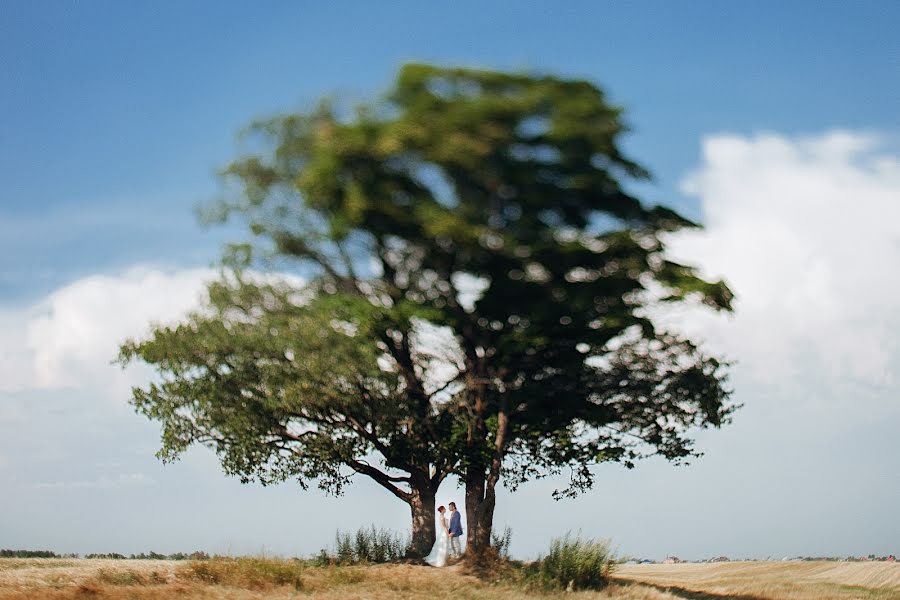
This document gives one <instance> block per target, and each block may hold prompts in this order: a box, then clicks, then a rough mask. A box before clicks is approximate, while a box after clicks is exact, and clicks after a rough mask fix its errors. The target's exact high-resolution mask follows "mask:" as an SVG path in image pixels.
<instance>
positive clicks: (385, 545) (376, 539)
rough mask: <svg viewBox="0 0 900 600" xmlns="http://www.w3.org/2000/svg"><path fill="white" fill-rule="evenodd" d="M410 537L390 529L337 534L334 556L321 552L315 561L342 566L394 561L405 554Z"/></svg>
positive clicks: (371, 529)
mask: <svg viewBox="0 0 900 600" xmlns="http://www.w3.org/2000/svg"><path fill="white" fill-rule="evenodd" d="M408 548H409V537H408V536H406V535H403V534H400V533H396V532H394V531H391V530H389V529H377V528H376V527H375V526H374V525H373V526H371V527H362V528H360V529H359V530H358V531H356V533H344V532H341V531H338V532H337V533H336V534H335V538H334V554H330V553H329V552H327V551H326V550H322V551H321V552H320V554H319V557H318V559H317V560H318V562H320V563H321V562H326V561H327V562H335V563H338V564H342V565H355V564H361V563H362V564H365V563H388V562H396V561H398V560H400V559H402V558H403V557H404V556H405V555H406V551H407V549H408Z"/></svg>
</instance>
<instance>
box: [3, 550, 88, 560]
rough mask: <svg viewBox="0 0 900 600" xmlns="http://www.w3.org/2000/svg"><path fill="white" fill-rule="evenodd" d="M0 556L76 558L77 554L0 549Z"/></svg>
mask: <svg viewBox="0 0 900 600" xmlns="http://www.w3.org/2000/svg"><path fill="white" fill-rule="evenodd" d="M0 558H78V555H77V554H57V553H56V552H51V551H50V550H10V549H7V548H4V549H0Z"/></svg>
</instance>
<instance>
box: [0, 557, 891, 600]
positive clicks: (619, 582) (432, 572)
mask: <svg viewBox="0 0 900 600" xmlns="http://www.w3.org/2000/svg"><path fill="white" fill-rule="evenodd" d="M26 598H27V599H41V598H48V599H58V600H63V599H85V598H96V599H112V600H125V599H136V600H144V599H146V600H158V599H162V598H183V599H185V600H194V599H212V598H223V599H232V600H251V599H263V598H266V599H268V598H271V599H282V598H311V599H320V600H326V599H327V600H337V599H349V600H352V599H359V600H363V599H366V600H387V599H389V598H391V599H393V598H398V599H407V600H413V599H420V598H421V599H423V600H424V599H426V598H427V599H432V598H433V599H436V600H441V599H446V600H451V599H452V600H467V599H472V600H475V599H496V600H511V599H513V598H531V599H534V600H541V599H549V598H572V599H585V600H587V599H597V600H600V599H608V600H662V599H676V598H682V599H685V598H687V599H692V600H726V599H732V600H775V599H788V600H821V599H830V598H834V599H844V600H850V599H869V600H891V599H900V563H843V562H733V563H715V564H690V563H685V564H674V565H620V566H618V568H617V569H616V570H615V572H614V574H613V576H612V579H611V583H610V585H608V586H607V587H606V588H604V589H602V590H599V591H583V592H572V593H566V592H564V591H545V590H540V589H531V588H529V587H528V586H523V585H522V584H521V582H519V583H517V582H516V581H514V580H511V579H509V578H507V577H496V576H492V575H491V574H488V575H487V576H482V577H480V578H479V577H475V576H474V575H472V574H468V573H466V572H465V571H464V570H463V567H462V566H460V565H456V566H452V567H448V568H445V569H433V568H430V567H425V566H418V565H412V564H383V565H347V566H338V565H331V566H320V565H316V564H315V563H313V562H311V561H302V560H291V559H275V558H239V559H227V558H217V559H211V560H201V561H171V560H115V559H41V558H28V559H15V558H5V559H0V600H24V599H26Z"/></svg>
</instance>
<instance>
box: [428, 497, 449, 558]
mask: <svg viewBox="0 0 900 600" xmlns="http://www.w3.org/2000/svg"><path fill="white" fill-rule="evenodd" d="M438 514H439V515H440V516H439V517H438V520H437V527H436V528H435V529H437V539H436V540H435V541H434V546H432V547H431V552H429V553H428V556H426V557H425V562H427V563H428V564H429V565H431V566H432V567H443V566H446V564H447V554H448V552H449V551H450V532H449V530H448V529H447V519H445V518H444V507H443V506H438Z"/></svg>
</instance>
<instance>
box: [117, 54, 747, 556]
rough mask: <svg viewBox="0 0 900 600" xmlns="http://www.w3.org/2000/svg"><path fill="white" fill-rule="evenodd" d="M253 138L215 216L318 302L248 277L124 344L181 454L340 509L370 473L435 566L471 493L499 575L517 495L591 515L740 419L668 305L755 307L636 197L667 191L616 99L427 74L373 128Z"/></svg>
mask: <svg viewBox="0 0 900 600" xmlns="http://www.w3.org/2000/svg"><path fill="white" fill-rule="evenodd" d="M250 130H251V132H253V133H255V134H257V135H258V136H259V137H260V139H261V142H262V148H263V149H262V150H260V151H259V152H256V153H254V154H251V155H249V156H246V157H244V158H242V159H239V160H237V161H235V162H234V163H233V164H232V165H230V166H229V167H228V169H226V171H225V176H226V178H227V179H228V180H230V181H234V182H236V183H238V186H239V193H238V194H236V195H234V197H229V198H227V199H226V200H224V201H223V202H222V203H221V204H219V205H218V206H217V207H215V210H213V211H210V216H212V217H214V218H218V219H221V220H222V221H225V220H228V219H240V220H243V221H244V222H245V223H246V224H247V225H248V227H249V229H250V231H252V233H253V234H254V235H255V236H256V240H255V242H254V244H253V247H254V252H256V256H263V257H265V256H266V255H268V256H269V257H275V258H277V259H278V260H279V261H282V260H283V259H293V260H295V261H296V262H297V263H298V264H300V265H302V267H303V269H304V273H306V274H307V275H308V276H309V280H310V284H309V286H308V287H307V289H306V290H304V295H303V299H302V301H301V300H294V299H292V298H293V296H295V295H296V294H295V293H294V292H293V291H291V290H286V289H283V288H279V287H278V286H275V285H258V284H250V283H248V282H247V281H246V280H245V279H241V277H240V276H238V277H237V278H236V282H234V281H233V282H232V283H219V284H216V285H214V286H213V287H212V288H211V305H212V306H211V308H212V313H211V314H209V313H205V314H203V315H200V314H198V315H194V316H193V317H192V318H191V321H190V323H188V324H185V325H182V326H180V327H177V328H157V329H156V330H155V331H154V333H153V336H152V337H151V339H150V340H147V341H143V342H130V343H128V344H126V345H125V346H124V347H123V351H122V359H123V361H125V362H127V361H129V360H131V359H141V360H144V361H146V362H149V363H150V364H153V365H155V366H156V367H157V368H158V370H159V371H160V372H161V373H162V374H163V377H164V382H163V383H160V384H156V385H153V386H151V387H149V388H148V389H145V390H136V391H135V396H134V402H135V405H136V407H137V408H138V410H139V411H141V412H143V413H144V414H146V415H147V416H149V417H150V418H153V419H157V420H160V421H162V422H163V424H164V430H163V442H164V447H163V451H162V455H163V456H164V457H172V456H174V455H177V453H178V452H180V451H182V450H183V449H184V448H186V447H187V446H188V445H189V444H191V443H194V442H204V443H208V444H211V445H213V446H214V447H215V448H216V449H217V451H218V452H219V453H220V456H221V457H222V462H223V465H224V466H225V468H226V470H227V471H229V472H232V473H235V474H238V475H240V476H241V477H242V478H244V479H245V480H248V481H249V480H251V479H258V480H260V481H262V482H263V483H268V482H271V481H278V480H283V479H287V478H297V479H299V480H300V481H301V482H304V483H305V482H306V481H309V480H313V479H318V480H319V481H320V482H321V485H323V486H324V487H325V488H326V489H330V490H331V491H340V489H341V488H342V486H343V484H344V483H346V481H347V477H348V474H349V473H359V474H363V475H366V476H368V477H371V478H372V479H374V480H375V481H376V482H378V483H379V484H380V485H382V486H383V487H385V488H386V489H388V490H389V491H391V492H392V493H393V494H394V495H396V496H397V497H399V498H401V499H403V500H404V501H406V502H407V503H409V504H410V506H411V511H412V517H413V543H412V548H413V551H414V552H416V553H418V554H424V552H426V551H427V549H428V548H429V547H430V545H431V543H432V541H433V539H434V525H433V521H432V515H433V509H434V494H435V492H436V490H437V485H439V484H440V482H441V481H442V480H443V478H444V477H446V476H447V475H449V474H450V473H455V474H457V475H458V476H459V477H460V478H461V479H462V481H463V482H464V483H465V487H466V491H465V495H466V499H465V505H466V516H467V522H466V525H467V528H468V531H467V544H468V548H469V549H471V550H473V551H475V554H476V555H477V553H478V552H480V551H482V550H484V549H485V548H487V547H488V546H489V544H490V540H491V529H492V524H493V515H494V509H495V505H496V486H497V485H498V483H500V482H501V480H502V481H505V482H506V484H507V485H509V486H510V487H513V488H514V487H515V486H516V485H518V484H519V483H522V482H523V481H526V480H528V479H530V478H532V477H538V476H545V475H547V474H553V473H557V472H560V471H561V470H563V469H565V470H567V471H569V472H571V473H572V478H571V480H570V482H569V484H568V485H567V486H565V487H564V488H562V489H560V490H558V492H557V493H558V495H560V496H565V495H571V494H575V493H578V492H579V491H582V490H585V489H588V488H590V486H591V485H592V484H593V471H592V470H591V466H592V465H595V464H597V463H600V462H605V461H616V462H622V463H624V464H625V465H627V466H632V465H633V464H634V462H635V460H636V459H638V458H641V457H643V456H646V455H648V454H660V455H662V456H664V457H665V458H667V459H670V460H673V461H676V462H679V461H683V460H685V459H687V458H689V457H690V456H692V455H695V454H696V453H695V451H694V450H693V448H692V445H691V439H690V437H689V434H690V431H691V430H692V429H693V428H696V427H706V426H719V425H721V424H722V423H725V422H726V421H727V420H728V417H729V415H730V413H731V411H732V410H733V409H734V407H733V405H731V404H730V403H729V402H728V391H727V389H726V388H725V372H724V367H723V364H722V363H720V362H719V360H717V359H716V358H714V357H709V356H707V355H705V354H704V353H702V352H701V351H700V349H699V348H698V346H697V345H696V343H695V342H693V341H692V340H689V339H685V338H683V337H680V336H678V335H677V334H674V333H671V332H665V331H661V330H659V329H658V328H657V327H656V326H655V325H654V323H653V321H652V319H651V317H650V316H649V315H650V311H649V309H650V308H651V307H652V306H654V305H656V304H659V303H671V302H700V303H703V304H705V305H707V306H709V307H710V308H712V309H714V310H729V309H730V302H731V293H730V291H729V290H728V288H727V287H726V285H725V284H724V283H722V282H721V281H717V282H712V281H706V280H704V279H703V278H701V277H700V276H699V275H698V274H697V272H696V271H695V270H694V269H693V268H691V267H690V266H687V265H682V264H678V263H676V262H674V261H672V260H671V259H670V258H669V257H668V256H667V255H666V249H665V245H664V238H665V235H666V234H667V233H670V232H673V231H676V230H678V229H681V228H685V227H696V225H695V224H694V223H692V222H690V221H688V220H686V219H684V218H683V217H681V216H680V215H678V214H676V213H675V212H674V211H672V210H669V209H666V208H662V207H647V206H644V205H643V204H642V203H641V202H640V201H639V200H638V199H636V198H634V197H632V196H631V195H629V194H628V192H627V191H626V189H625V187H624V186H625V182H626V181H627V180H628V179H644V178H646V177H647V173H646V171H645V170H644V169H643V168H641V167H640V166H639V165H638V164H636V163H635V162H633V161H631V160H630V159H629V158H627V157H625V156H624V155H623V153H622V152H621V150H620V148H619V137H620V136H621V134H622V133H623V132H624V131H625V126H624V124H623V123H622V120H621V111H620V109H618V108H616V107H614V106H611V105H609V104H608V103H607V101H606V99H605V96H604V94H603V93H602V91H601V90H599V89H598V88H597V87H596V86H595V85H593V84H591V83H589V82H585V81H579V80H570V79H561V78H557V77H552V76H533V75H528V74H515V73H502V72H494V71H484V70H474V69H451V68H440V67H434V66H429V65H408V66H406V67H404V68H403V69H402V70H401V72H400V75H399V77H398V79H397V81H396V84H395V86H394V87H393V89H392V90H391V92H390V93H389V94H388V95H387V97H386V98H385V99H384V100H382V101H378V102H374V103H371V104H367V105H365V106H361V107H358V109H357V110H356V111H355V112H354V113H352V114H348V113H346V112H345V111H340V110H338V109H336V108H334V107H333V106H332V105H329V104H328V103H323V104H322V105H321V106H320V107H319V108H318V109H316V110H314V111H312V112H310V113H307V114H292V115H285V116H280V117H276V118H273V119H269V120H265V121H260V122H257V123H255V124H254V125H253V126H252V127H251V128H250ZM235 250H236V252H233V253H232V254H233V256H237V257H242V258H243V260H240V261H238V263H239V264H240V265H242V266H248V265H251V264H252V265H254V266H256V267H257V268H258V267H259V266H260V265H264V264H266V262H265V261H263V262H259V261H251V260H250V258H249V256H250V254H249V253H248V252H247V247H244V246H237V247H235ZM260 253H261V254H260ZM279 264H283V263H279ZM438 340H439V341H438Z"/></svg>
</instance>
